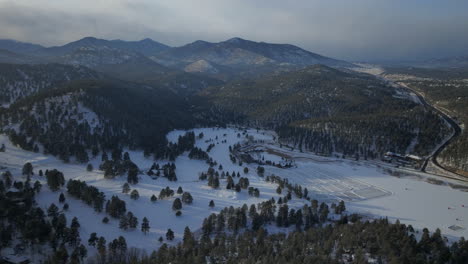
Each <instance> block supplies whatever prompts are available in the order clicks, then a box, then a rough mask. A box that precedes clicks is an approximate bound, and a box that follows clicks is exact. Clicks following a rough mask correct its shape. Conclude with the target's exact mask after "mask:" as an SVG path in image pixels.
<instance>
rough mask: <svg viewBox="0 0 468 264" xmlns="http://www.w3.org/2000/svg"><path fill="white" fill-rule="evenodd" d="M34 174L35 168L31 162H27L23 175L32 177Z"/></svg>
mask: <svg viewBox="0 0 468 264" xmlns="http://www.w3.org/2000/svg"><path fill="white" fill-rule="evenodd" d="M33 174H34V172H33V166H32V164H31V163H30V162H27V163H25V164H24V165H23V175H25V176H28V177H30V176H32V175H33Z"/></svg>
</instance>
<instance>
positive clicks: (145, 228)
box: [141, 217, 150, 235]
mask: <svg viewBox="0 0 468 264" xmlns="http://www.w3.org/2000/svg"><path fill="white" fill-rule="evenodd" d="M149 230H150V226H149V221H148V218H146V217H143V221H142V222H141V231H142V232H143V233H144V234H145V235H146V233H148V232H149Z"/></svg>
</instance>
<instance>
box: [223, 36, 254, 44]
mask: <svg viewBox="0 0 468 264" xmlns="http://www.w3.org/2000/svg"><path fill="white" fill-rule="evenodd" d="M224 42H226V43H241V42H252V41H250V40H245V39H243V38H239V37H233V38H230V39H228V40H226V41H224Z"/></svg>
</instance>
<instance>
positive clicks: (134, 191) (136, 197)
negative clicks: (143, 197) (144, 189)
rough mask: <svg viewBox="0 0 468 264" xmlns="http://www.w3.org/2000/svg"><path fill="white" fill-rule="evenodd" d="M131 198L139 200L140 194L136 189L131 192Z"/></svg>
mask: <svg viewBox="0 0 468 264" xmlns="http://www.w3.org/2000/svg"><path fill="white" fill-rule="evenodd" d="M130 198H132V199H133V200H138V198H140V194H139V193H138V191H137V190H136V189H133V191H132V192H131V193H130Z"/></svg>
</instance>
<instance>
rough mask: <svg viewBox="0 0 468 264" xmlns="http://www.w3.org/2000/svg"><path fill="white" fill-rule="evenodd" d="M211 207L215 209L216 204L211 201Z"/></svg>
mask: <svg viewBox="0 0 468 264" xmlns="http://www.w3.org/2000/svg"><path fill="white" fill-rule="evenodd" d="M209 207H211V208H213V207H215V203H214V201H213V200H211V201H210V204H209Z"/></svg>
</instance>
